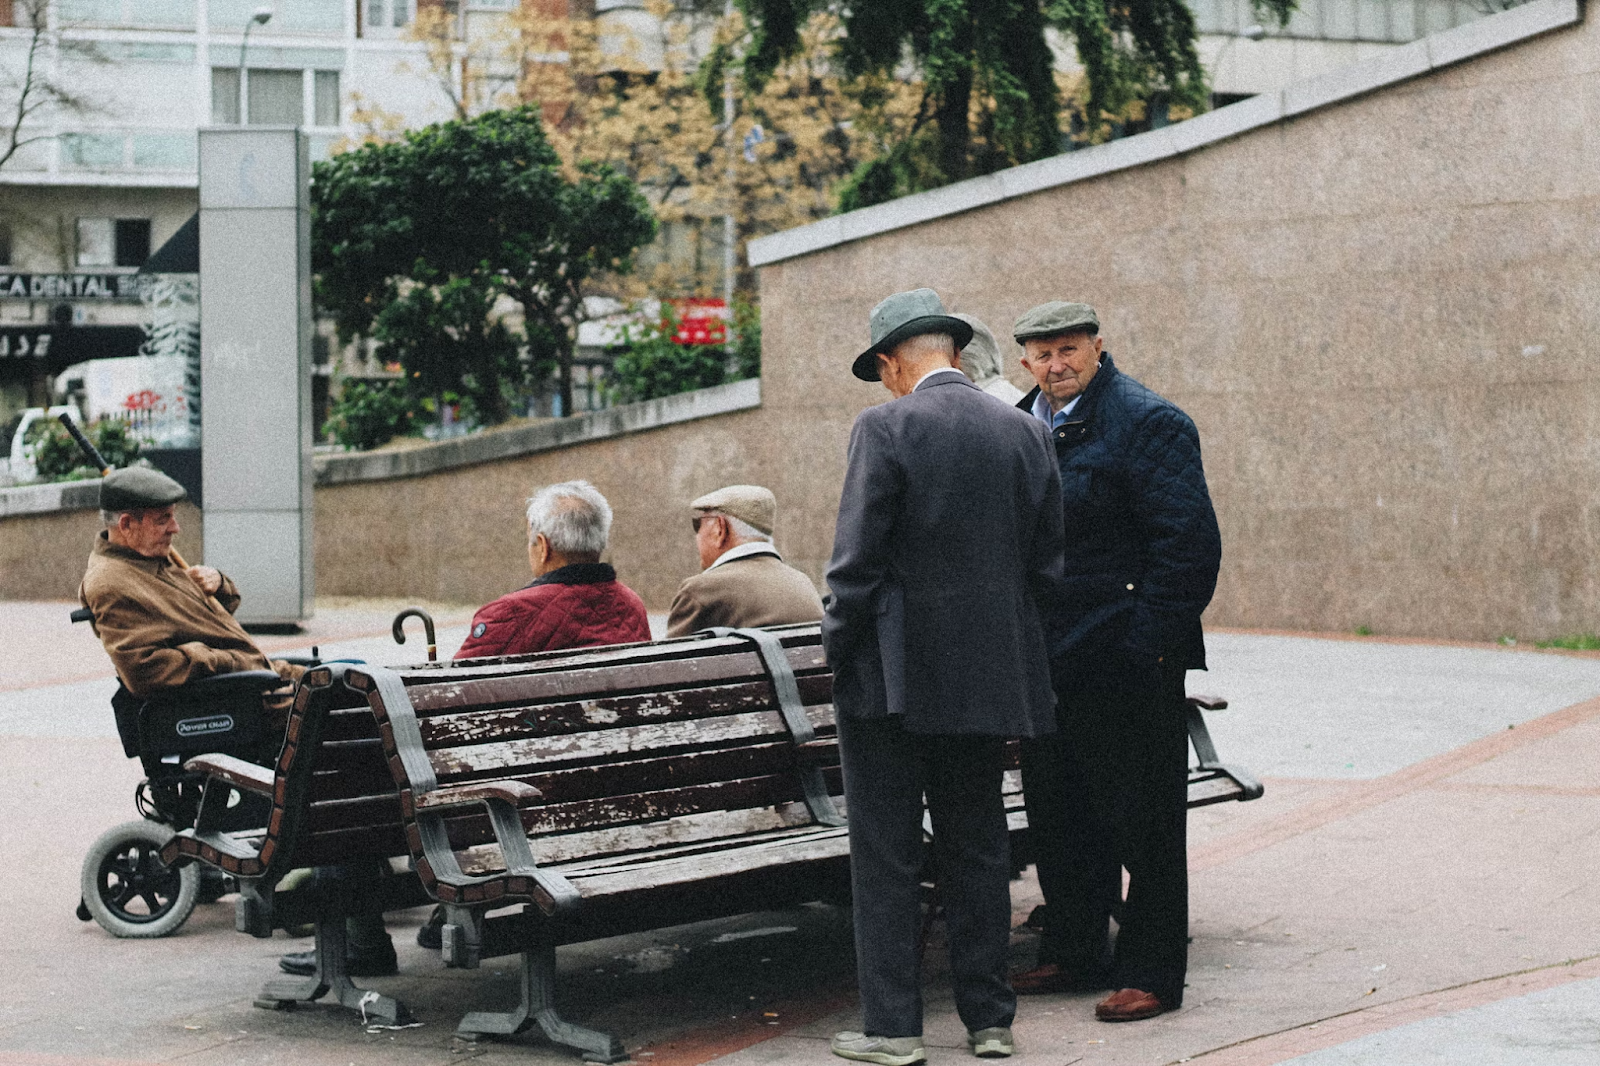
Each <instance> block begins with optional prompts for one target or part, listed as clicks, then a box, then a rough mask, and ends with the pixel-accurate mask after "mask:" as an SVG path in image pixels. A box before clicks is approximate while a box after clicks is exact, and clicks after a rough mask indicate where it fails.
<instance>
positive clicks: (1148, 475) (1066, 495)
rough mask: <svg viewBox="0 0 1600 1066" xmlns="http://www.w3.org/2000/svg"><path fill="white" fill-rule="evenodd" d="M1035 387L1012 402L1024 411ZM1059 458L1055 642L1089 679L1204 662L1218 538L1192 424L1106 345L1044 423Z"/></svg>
mask: <svg viewBox="0 0 1600 1066" xmlns="http://www.w3.org/2000/svg"><path fill="white" fill-rule="evenodd" d="M1038 393H1039V390H1038V389H1034V390H1033V391H1032V392H1030V393H1029V394H1028V395H1027V396H1025V397H1023V399H1022V401H1021V402H1020V403H1018V404H1017V406H1018V407H1020V408H1022V409H1023V410H1024V411H1027V410H1031V409H1032V406H1033V401H1034V397H1035V396H1037V395H1038ZM1051 436H1052V440H1053V442H1054V444H1055V448H1056V457H1057V459H1058V460H1059V462H1060V465H1061V500H1062V505H1063V508H1064V510H1065V517H1066V533H1067V566H1066V595H1065V602H1064V603H1063V604H1062V605H1061V606H1062V610H1061V612H1060V615H1059V619H1060V622H1059V624H1060V627H1061V633H1060V635H1059V637H1058V640H1057V641H1056V653H1057V656H1058V658H1059V659H1061V660H1063V661H1064V663H1065V664H1066V671H1067V675H1068V676H1069V677H1071V676H1075V677H1080V678H1085V679H1087V678H1091V677H1093V676H1095V675H1096V674H1099V673H1101V672H1115V671H1118V670H1126V669H1127V668H1128V667H1129V665H1130V664H1135V665H1145V666H1153V665H1154V663H1155V661H1156V659H1158V658H1164V657H1174V656H1175V657H1176V658H1177V660H1178V662H1179V663H1180V664H1181V665H1182V666H1183V667H1184V668H1185V669H1191V670H1196V669H1204V668H1205V664H1206V652H1205V642H1204V638H1203V637H1202V636H1201V632H1200V613H1201V612H1202V611H1204V610H1205V608H1206V604H1208V603H1210V602H1211V594H1212V593H1213V592H1214V591H1215V590H1216V587H1217V568H1218V567H1219V565H1220V564H1221V561H1222V538H1221V535H1220V534H1219V533H1218V531H1217V516H1216V512H1215V511H1213V510H1212V508H1211V494H1210V493H1209V492H1207V491H1206V476H1205V470H1204V469H1203V468H1202V467H1201V465H1200V434H1199V433H1198V432H1197V431H1196V430H1195V427H1194V422H1193V421H1191V420H1190V418H1189V416H1188V415H1186V414H1184V413H1183V412H1182V411H1180V410H1179V409H1178V408H1177V407H1176V406H1175V405H1173V404H1172V403H1170V402H1168V401H1167V400H1164V399H1162V398H1161V397H1160V396H1157V395H1156V394H1155V393H1154V392H1151V391H1150V390H1149V389H1147V388H1145V387H1144V386H1143V385H1141V384H1139V383H1138V382H1137V381H1135V380H1134V379H1133V378H1130V377H1128V376H1127V375H1126V374H1122V373H1119V372H1118V371H1117V367H1116V364H1115V363H1114V362H1112V360H1111V355H1110V353H1106V354H1105V355H1103V356H1101V363H1100V369H1099V371H1097V372H1096V373H1095V376H1094V379H1093V380H1092V381H1090V382H1089V388H1088V389H1087V390H1086V391H1085V392H1084V394H1083V399H1082V400H1080V401H1079V403H1078V406H1077V407H1075V408H1073V411H1072V413H1071V414H1070V415H1068V416H1067V421H1066V423H1064V424H1063V425H1061V426H1059V427H1057V428H1056V429H1054V430H1053V431H1052V432H1051Z"/></svg>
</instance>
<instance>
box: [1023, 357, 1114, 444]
mask: <svg viewBox="0 0 1600 1066" xmlns="http://www.w3.org/2000/svg"><path fill="white" fill-rule="evenodd" d="M1096 365H1097V366H1105V360H1104V359H1102V360H1101V361H1100V362H1099V363H1098V364H1096ZM1081 399H1083V393H1081V392H1080V393H1078V395H1076V396H1074V397H1073V398H1072V399H1071V400H1069V401H1068V402H1067V406H1065V407H1063V408H1062V409H1061V410H1059V411H1057V412H1056V413H1055V414H1054V415H1052V414H1051V413H1050V397H1048V396H1046V395H1045V394H1044V390H1043V389H1040V390H1039V395H1037V396H1035V397H1034V398H1033V417H1034V418H1037V419H1038V420H1039V421H1041V422H1043V423H1044V425H1045V428H1046V429H1055V428H1056V427H1057V426H1059V425H1061V424H1062V423H1063V422H1065V421H1066V420H1067V416H1068V415H1070V414H1071V413H1072V409H1073V408H1074V407H1076V406H1078V401H1079V400H1081Z"/></svg>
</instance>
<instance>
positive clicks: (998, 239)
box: [0, 5, 1600, 639]
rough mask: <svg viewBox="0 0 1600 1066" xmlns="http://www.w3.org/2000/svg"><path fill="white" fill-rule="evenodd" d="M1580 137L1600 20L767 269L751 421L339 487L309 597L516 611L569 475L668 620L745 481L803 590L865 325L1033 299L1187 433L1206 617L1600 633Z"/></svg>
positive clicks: (1596, 330) (1594, 394) (47, 580)
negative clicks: (703, 546) (1203, 492)
mask: <svg viewBox="0 0 1600 1066" xmlns="http://www.w3.org/2000/svg"><path fill="white" fill-rule="evenodd" d="M1536 6H1537V5H1529V7H1528V8H1525V9H1517V11H1524V12H1528V13H1529V14H1528V15H1526V16H1518V15H1517V11H1513V12H1512V13H1511V15H1505V16H1494V17H1492V18H1488V19H1484V20H1483V21H1482V22H1480V23H1476V24H1475V27H1483V28H1484V32H1485V33H1488V32H1491V31H1492V29H1493V24H1494V23H1495V19H1506V18H1512V17H1533V15H1536V14H1537V12H1536V11H1534V10H1533V9H1534V8H1535V7H1536ZM1430 54H1431V53H1430ZM1427 67H1428V64H1427V63H1426V62H1425V63H1423V64H1421V66H1419V68H1418V69H1419V70H1427ZM1285 99H1287V94H1286V96H1285ZM1252 103H1254V101H1252ZM1238 106H1240V107H1249V106H1251V104H1245V105H1238ZM1224 119H1226V116H1225V115H1222V114H1221V113H1219V115H1218V118H1217V120H1216V121H1217V122H1219V123H1220V122H1223V121H1224ZM1597 119H1600V27H1596V26H1595V25H1593V24H1592V23H1591V24H1587V25H1585V24H1579V25H1577V26H1574V27H1571V28H1567V29H1558V30H1556V31H1555V32H1552V33H1549V34H1546V35H1544V36H1539V37H1535V38H1533V39H1531V40H1527V41H1524V42H1522V43H1519V44H1516V45H1514V46H1513V47H1510V48H1506V49H1505V50H1502V51H1498V52H1492V53H1489V54H1487V55H1482V56H1479V57H1477V58H1473V59H1470V60H1467V61H1466V62H1464V63H1461V64H1460V65H1457V66H1453V67H1448V68H1445V69H1442V70H1437V71H1434V72H1433V73H1427V74H1423V75H1422V76H1420V77H1417V78H1414V79H1412V80H1407V81H1403V82H1401V83H1399V84H1396V85H1391V86H1389V87H1386V88H1382V89H1379V90H1378V91H1376V92H1373V93H1371V94H1369V95H1365V96H1360V97H1356V98H1354V99H1350V100H1347V101H1345V102H1342V103H1335V104H1332V105H1331V106H1327V107H1322V108H1318V109H1316V110H1311V111H1307V112H1303V113H1300V114H1297V115H1296V116H1295V117H1293V118H1291V119H1287V120H1283V121H1274V122H1271V123H1270V124H1268V125H1264V126H1261V127H1260V128H1257V129H1254V130H1252V131H1250V132H1246V133H1243V134H1242V135H1241V136H1238V137H1235V138H1233V139H1231V140H1225V141H1222V142H1220V143H1216V144H1212V145H1210V146H1207V147H1202V148H1198V149H1196V150H1194V151H1191V152H1188V154H1185V155H1180V156H1172V157H1168V158H1164V159H1160V160H1158V161H1155V162H1151V163H1148V164H1146V165H1143V166H1135V167H1133V168H1131V169H1124V170H1120V171H1118V172H1116V173H1111V174H1107V175H1105V176H1102V177H1098V178H1092V179H1089V180H1083V181H1076V182H1072V183H1070V184H1063V185H1059V186H1057V187H1053V188H1047V189H1044V190H1043V191H1038V192H1034V193H1031V194H1029V195H1025V196H1018V197H1014V198H1011V199H1007V200H1003V201H1001V202H998V203H993V204H991V205H989V206H984V207H980V208H977V209H974V210H968V211H966V212H965V213H959V214H952V215H946V216H944V217H941V218H938V219H936V220H933V221H928V222H925V223H922V224H916V225H911V226H907V227H904V228H900V229H895V230H891V231H889V232H883V233H879V234H877V235H874V236H870V237H866V238H865V239H861V240H856V241H853V242H850V243H842V244H836V245H834V246H832V247H828V248H825V249H823V250H820V251H816V252H813V253H811V254H807V255H802V256H799V257H797V258H790V259H785V260H783V261H779V262H775V263H773V264H772V265H769V266H766V267H763V268H762V309H763V316H764V327H765V328H764V337H765V343H766V351H765V353H764V355H765V358H764V374H763V379H762V382H761V390H760V394H761V395H760V402H761V406H760V407H759V408H753V409H746V410H739V411H734V412H732V413H726V414H720V415H716V416H715V417H710V418H699V419H697V420H693V421H684V422H680V423H675V424H664V425H660V426H658V427H657V428H647V429H643V430H640V431H637V432H627V433H623V434H621V435H617V436H611V437H607V438H604V439H595V440H590V441H586V442H583V443H578V444H572V445H570V446H566V447H562V448H559V449H557V450H545V451H539V452H537V453H534V454H527V455H521V456H515V457H510V458H500V459H496V460H495V461H492V462H483V463H479V464H477V465H472V466H463V467H457V468H450V469H441V470H437V471H436V472H433V473H423V474H413V476H406V477H395V478H389V479H387V480H363V479H359V478H357V479H354V480H348V481H344V482H341V483H338V484H327V485H323V486H321V487H319V488H318V490H317V494H316V507H317V590H318V592H319V594H322V595H329V594H336V595H374V596H380V595H381V596H416V597H419V598H428V599H433V600H442V601H455V602H483V601H486V600H488V599H490V598H492V597H494V596H497V595H499V594H501V593H503V592H505V591H508V590H509V589H513V588H516V587H519V586H520V585H522V584H524V583H525V582H526V580H527V564H526V558H525V547H524V534H523V529H522V518H521V514H522V508H523V503H522V501H523V499H524V498H525V497H526V496H527V495H528V493H529V491H530V490H531V489H533V488H534V487H536V486H538V485H541V484H545V483H548V482H551V481H556V480H564V479H567V478H573V477H586V478H589V479H590V480H592V481H594V482H595V483H596V484H597V485H598V486H599V487H600V488H601V490H602V491H603V492H605V493H606V495H607V496H608V497H609V498H610V499H611V500H612V503H613V504H614V506H615V508H616V526H615V529H614V531H613V535H612V552H611V558H612V560H613V561H614V562H615V563H616V565H617V566H618V569H619V570H620V572H621V575H622V577H623V579H624V580H625V581H627V582H628V583H629V584H631V585H633V586H634V587H635V588H637V589H638V590H639V592H640V593H641V594H642V595H643V596H644V597H645V599H646V601H647V602H648V603H649V604H650V605H651V606H652V607H653V608H655V609H662V608H664V607H665V606H666V604H667V603H668V602H669V601H670V599H671V595H672V592H673V590H674V589H675V588H676V586H677V584H678V582H679V581H680V580H681V579H682V578H683V577H684V576H686V575H688V574H690V573H692V572H693V571H694V570H695V568H696V564H695V557H694V553H693V547H692V545H691V542H690V535H689V527H688V515H687V512H686V510H685V507H686V504H687V501H688V500H689V499H692V498H693V497H694V496H696V495H698V494H700V493H702V492H705V491H707V490H709V489H711V488H715V487H717V486H719V485H722V484H727V483H730V482H737V481H754V482H758V483H763V484H766V485H768V486H770V487H771V488H772V489H773V490H774V491H775V492H776V493H777V495H778V500H779V507H780V516H779V529H778V543H779V547H780V548H781V549H782V550H783V551H784V553H785V555H786V557H787V558H789V559H790V561H791V562H793V563H795V564H796V565H798V566H800V567H801V568H802V569H804V570H805V571H806V572H807V573H809V574H810V575H811V576H812V577H813V578H814V579H816V580H818V582H819V584H820V579H821V576H822V571H823V568H824V566H825V563H826V558H827V555H828V552H829V548H830V545H831V541H832V535H833V523H834V515H835V513H836V511H837V506H838V493H839V486H840V482H841V479H842V474H843V469H844V460H845V449H846V444H847V441H848V437H849V428H850V424H851V421H852V420H853V419H854V417H855V415H856V414H857V413H858V412H859V411H860V410H862V409H863V408H864V407H866V406H868V405H869V404H873V403H878V402H882V401H883V400H885V399H887V394H886V393H884V392H883V390H882V389H881V388H880V387H878V386H875V385H867V384H864V383H861V382H858V381H856V380H855V379H853V378H852V377H850V375H849V370H848V366H849V363H850V360H851V358H852V357H853V356H854V355H855V353H856V352H858V351H859V350H860V349H861V347H863V346H864V344H865V341H866V334H867V329H866V322H867V314H868V311H869V310H870V308H871V307H872V305H873V304H874V303H875V302H877V300H879V299H880V298H881V297H882V296H884V295H885V294H887V293H889V292H892V291H895V290H898V289H906V288H912V287H915V286H918V285H931V286H933V287H934V288H936V289H938V290H939V291H940V292H941V294H942V295H943V296H944V297H945V299H946V301H947V303H948V304H949V305H950V306H951V308H952V309H954V310H960V311H968V312H971V313H973V314H976V315H978V316H980V317H982V318H983V319H985V320H986V321H987V322H988V323H989V324H990V325H991V326H992V327H994V329H995V332H996V333H997V334H999V335H1000V336H1002V337H1004V336H1005V335H1006V333H1007V327H1008V326H1009V325H1010V322H1011V321H1012V319H1013V318H1014V317H1015V316H1016V315H1018V314H1019V313H1021V312H1022V311H1023V310H1025V309H1026V308H1027V307H1029V306H1031V305H1033V304H1035V303H1038V302H1040V301H1044V300H1048V299H1054V298H1060V297H1071V298H1075V299H1084V300H1088V301H1090V302H1092V303H1094V304H1095V305H1096V306H1097V307H1098V308H1099V309H1100V313H1101V316H1102V319H1103V321H1104V323H1105V329H1104V332H1105V336H1106V341H1107V347H1108V349H1109V350H1110V351H1111V352H1112V353H1113V354H1114V355H1115V357H1116V359H1117V362H1118V364H1119V366H1121V367H1122V368H1123V369H1124V370H1126V371H1128V372H1129V373H1132V374H1134V375H1135V376H1137V377H1138V378H1140V379H1141V380H1143V381H1145V382H1146V383H1147V384H1149V385H1151V386H1152V387H1154V388H1155V389H1157V390H1158V391H1160V392H1162V393H1164V394H1165V395H1167V396H1169V397H1171V398H1172V399H1173V400H1175V401H1176V402H1178V403H1179V404H1180V405H1181V406H1183V407H1184V408H1185V409H1186V410H1187V411H1189V413H1190V414H1191V415H1193V417H1194V418H1195V421H1196V422H1197V423H1198V425H1199V427H1200V432H1201V436H1202V440H1203V443H1204V448H1205V456H1206V464H1207V471H1208V474H1209V477H1210V482H1211V486H1212V492H1213V495H1214V497H1215V499H1216V503H1217V509H1218V512H1219V516H1220V518H1221V522H1222V530H1223V537H1224V566H1223V573H1222V578H1221V582H1220V585H1219V588H1218V592H1217V598H1216V601H1215V603H1214V605H1213V607H1212V609H1211V611H1210V613H1209V616H1208V622H1209V623H1210V624H1212V625H1218V626H1251V627H1267V628H1292V629H1310V630H1330V631H1338V630H1345V631H1348V630H1352V629H1355V628H1357V627H1361V626H1366V627H1370V628H1371V629H1372V630H1373V631H1374V632H1377V633H1380V634H1394V635H1405V634H1411V635H1428V636H1438V637H1455V638H1481V639H1492V638H1495V637H1498V636H1501V635H1505V634H1511V635H1515V636H1517V637H1519V638H1522V639H1531V638H1538V637H1549V636H1554V635H1558V634H1564V633H1573V632H1579V631H1585V630H1589V631H1592V630H1596V629H1600V601H1597V592H1600V551H1597V548H1600V443H1597V441H1600V342H1597V341H1596V340H1595V338H1596V337H1600V270H1597V267H1600V236H1597V235H1600V121H1597ZM1182 128H1183V127H1182V126H1178V127H1173V129H1174V130H1181V129H1182ZM1241 128H1242V127H1241ZM1133 140H1137V139H1133ZM1137 147H1138V146H1137V145H1131V144H1130V146H1129V147H1128V148H1126V149H1119V151H1124V152H1131V151H1134V150H1135V149H1136V148H1137ZM959 195H961V192H960V190H959V189H957V190H955V191H953V192H952V193H951V194H950V196H951V197H957V196H959ZM1007 347H1008V348H1009V347H1010V346H1009V345H1008V346H1007ZM1012 354H1015V352H1014V350H1013V352H1012ZM1012 376H1013V378H1014V380H1016V381H1017V382H1018V383H1019V384H1025V383H1027V382H1026V378H1025V377H1024V376H1023V375H1022V373H1021V371H1020V368H1018V367H1015V366H1013V367H1012ZM92 525H93V520H92V515H90V516H87V517H86V518H75V517H66V518H55V517H50V516H22V517H19V518H14V519H6V520H5V521H4V522H3V523H0V544H3V545H4V549H3V551H4V555H3V557H0V596H9V597H17V596H28V597H37V596H39V595H41V594H43V593H42V591H41V590H43V589H46V588H50V589H59V591H56V592H54V593H51V594H54V595H70V593H71V590H72V589H74V588H75V587H76V583H77V580H78V575H79V574H81V568H82V558H83V554H84V550H85V546H86V544H87V540H88V533H90V532H92ZM78 526H83V531H82V533H81V535H82V540H81V543H80V541H79V540H78V539H77V538H79V537H80V532H79V531H78ZM64 544H65V545H68V546H69V547H70V550H68V549H66V548H62V547H61V545H64ZM29 545H32V546H33V547H32V548H31V549H30V547H29ZM30 558H33V559H38V560H41V561H40V562H38V563H36V564H35V563H27V564H25V565H26V566H33V569H31V570H29V569H25V567H24V563H22V562H19V560H27V559H30ZM46 559H53V560H54V562H53V563H47V562H44V561H42V560H46Z"/></svg>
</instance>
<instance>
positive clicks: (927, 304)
mask: <svg viewBox="0 0 1600 1066" xmlns="http://www.w3.org/2000/svg"><path fill="white" fill-rule="evenodd" d="M922 333H948V334H950V336H952V337H954V338H955V339H956V351H958V352H959V351H960V350H961V349H963V348H965V347H966V346H967V342H968V341H970V340H971V339H972V327H971V326H969V325H967V324H966V323H965V322H963V321H961V320H960V319H959V318H955V317H953V316H951V315H947V314H945V312H944V301H942V300H940V299H939V294H938V293H936V292H934V291H933V290H932V289H912V290H911V291H910V292H897V293H895V294H894V295H893V296H889V297H886V298H884V300H883V301H882V302H880V303H879V304H878V306H877V307H874V308H873V309H872V347H870V348H868V349H867V350H866V351H864V352H862V353H861V354H860V355H858V356H856V361H855V363H854V364H853V365H852V366H851V367H850V372H851V373H853V374H854V375H855V376H856V377H858V378H860V379H861V380H862V381H877V380H878V353H879V352H886V351H888V350H889V349H891V348H893V347H894V346H895V345H897V344H899V343H900V342H901V341H903V340H907V339H909V338H911V337H915V336H917V335H919V334H922Z"/></svg>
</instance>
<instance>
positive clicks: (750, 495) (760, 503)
mask: <svg viewBox="0 0 1600 1066" xmlns="http://www.w3.org/2000/svg"><path fill="white" fill-rule="evenodd" d="M689 506H690V507H692V508H694V509H695V510H696V511H700V512H701V513H707V512H711V511H715V512H716V513H718V514H725V515H727V516H728V517H729V518H737V519H739V520H740V521H741V522H748V523H749V524H750V525H752V526H754V527H755V528H757V529H759V530H760V531H761V532H763V533H765V534H766V535H767V536H769V537H770V536H772V527H773V526H774V525H776V524H777V519H778V498H777V497H776V496H774V495H772V490H771V489H764V488H762V487H761V486H760V485H729V486H728V487H726V488H721V489H718V490H717V491H716V492H708V493H706V494H705V495H704V496H702V497H700V498H699V499H698V500H695V501H694V502H693V503H691V504H690V505H689Z"/></svg>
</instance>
